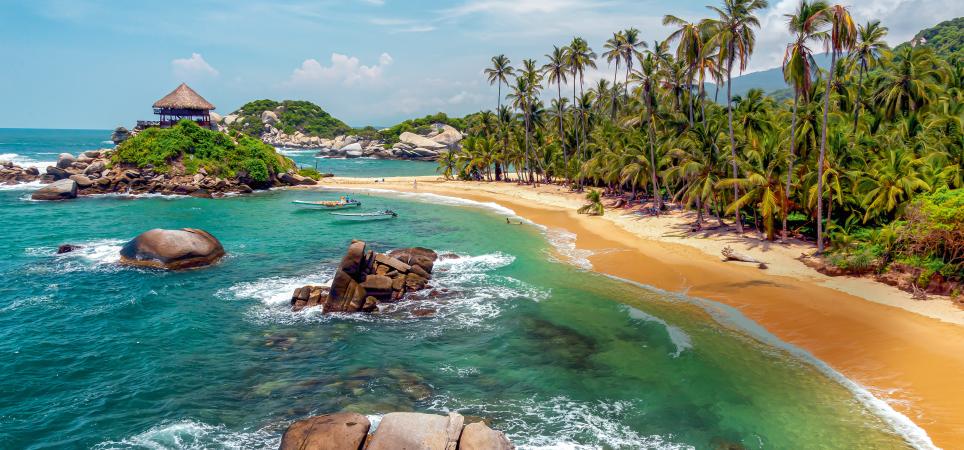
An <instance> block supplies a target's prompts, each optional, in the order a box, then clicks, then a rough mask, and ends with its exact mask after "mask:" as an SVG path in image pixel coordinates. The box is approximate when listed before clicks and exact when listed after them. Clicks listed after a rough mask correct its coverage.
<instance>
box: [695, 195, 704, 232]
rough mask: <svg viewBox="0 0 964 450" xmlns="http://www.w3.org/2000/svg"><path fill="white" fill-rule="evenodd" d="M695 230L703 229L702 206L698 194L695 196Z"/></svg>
mask: <svg viewBox="0 0 964 450" xmlns="http://www.w3.org/2000/svg"><path fill="white" fill-rule="evenodd" d="M696 229H697V230H702V229H703V204H702V203H701V200H700V195H699V194H697V195H696Z"/></svg>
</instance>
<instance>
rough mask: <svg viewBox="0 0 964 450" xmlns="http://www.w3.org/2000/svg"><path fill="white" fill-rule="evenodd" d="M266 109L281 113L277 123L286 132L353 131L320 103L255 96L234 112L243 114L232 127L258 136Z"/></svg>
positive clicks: (328, 134) (321, 133) (331, 133)
mask: <svg viewBox="0 0 964 450" xmlns="http://www.w3.org/2000/svg"><path fill="white" fill-rule="evenodd" d="M264 111H272V112H275V113H276V114H277V115H278V123H277V124H275V125H274V126H275V128H278V129H280V130H281V131H284V132H285V133H286V134H294V133H295V132H296V131H300V132H302V133H303V134H306V135H309V136H319V137H323V138H333V137H335V136H337V135H339V134H345V133H347V132H349V131H351V127H349V126H348V125H346V124H345V123H344V122H342V121H340V120H338V119H336V118H334V117H332V116H331V115H330V114H328V113H327V112H325V110H323V109H321V107H320V106H318V105H316V104H314V103H311V102H307V101H301V100H285V101H282V102H280V103H279V102H276V101H274V100H255V101H252V102H248V103H245V104H244V106H242V107H241V108H240V109H238V110H237V111H235V112H234V114H237V115H238V116H239V117H238V119H237V120H236V121H235V122H234V123H232V124H231V125H229V128H230V129H231V130H233V131H238V132H242V133H245V134H247V135H249V136H254V137H258V136H260V135H261V132H262V131H263V130H264V125H263V124H262V122H261V113H263V112H264Z"/></svg>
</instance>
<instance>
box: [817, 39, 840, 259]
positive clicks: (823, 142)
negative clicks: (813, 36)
mask: <svg viewBox="0 0 964 450" xmlns="http://www.w3.org/2000/svg"><path fill="white" fill-rule="evenodd" d="M836 63H837V52H836V51H832V52H830V71H829V72H827V87H826V89H825V90H824V92H823V97H824V98H823V125H822V126H821V131H820V157H819V158H818V159H817V253H823V161H824V158H826V154H827V117H828V116H829V114H830V85H831V83H832V82H833V74H834V71H833V70H834V65H836Z"/></svg>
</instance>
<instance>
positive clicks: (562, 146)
mask: <svg viewBox="0 0 964 450" xmlns="http://www.w3.org/2000/svg"><path fill="white" fill-rule="evenodd" d="M556 95H557V98H558V99H559V148H560V149H562V159H563V161H565V163H566V181H570V180H569V152H567V151H566V143H565V136H566V135H565V133H564V132H563V131H562V79H560V78H556Z"/></svg>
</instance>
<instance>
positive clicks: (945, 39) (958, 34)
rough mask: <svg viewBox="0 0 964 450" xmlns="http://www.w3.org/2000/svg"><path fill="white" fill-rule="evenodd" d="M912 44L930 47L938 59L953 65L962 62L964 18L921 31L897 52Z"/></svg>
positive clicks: (898, 47) (963, 52)
mask: <svg viewBox="0 0 964 450" xmlns="http://www.w3.org/2000/svg"><path fill="white" fill-rule="evenodd" d="M911 44H913V45H922V46H925V47H930V48H932V49H934V53H935V54H937V57H938V58H940V59H943V60H945V61H948V62H950V63H951V64H954V63H955V62H956V61H960V60H961V59H962V57H964V17H958V18H956V19H951V20H947V21H944V22H941V23H939V24H937V25H936V26H934V27H931V28H927V29H924V30H921V31H920V32H919V33H917V34H916V35H914V38H913V39H911V40H910V42H905V43H903V44H900V45H898V46H897V48H896V49H895V50H900V49H901V48H902V47H906V46H908V45H911Z"/></svg>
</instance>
